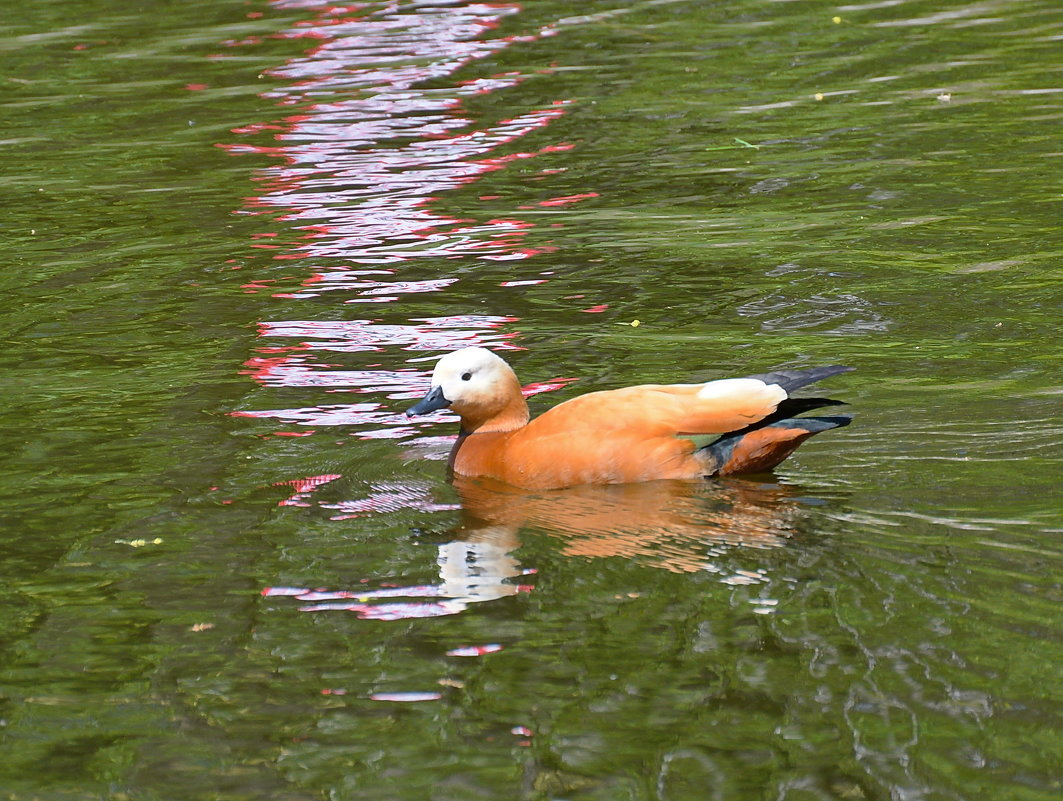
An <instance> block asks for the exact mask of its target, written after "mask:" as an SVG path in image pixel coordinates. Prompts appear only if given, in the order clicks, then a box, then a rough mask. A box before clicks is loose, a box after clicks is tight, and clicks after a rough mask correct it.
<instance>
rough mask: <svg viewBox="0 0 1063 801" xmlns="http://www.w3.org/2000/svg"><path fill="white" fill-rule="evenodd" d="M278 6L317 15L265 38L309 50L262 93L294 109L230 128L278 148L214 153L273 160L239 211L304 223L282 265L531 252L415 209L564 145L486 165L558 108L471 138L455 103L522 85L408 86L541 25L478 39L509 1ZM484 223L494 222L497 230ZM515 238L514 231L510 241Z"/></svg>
mask: <svg viewBox="0 0 1063 801" xmlns="http://www.w3.org/2000/svg"><path fill="white" fill-rule="evenodd" d="M279 5H280V7H283V8H303V9H307V10H310V11H313V12H314V13H315V14H316V16H315V18H314V19H310V20H305V21H302V22H298V23H296V24H295V26H294V28H293V29H291V30H288V31H285V32H281V33H278V34H276V37H278V38H310V39H313V40H314V41H316V42H318V44H317V45H316V46H315V47H313V48H312V49H311V50H309V51H307V52H306V53H305V54H304V55H303V56H301V57H298V58H294V59H291V60H290V61H289V62H288V63H286V64H285V65H283V66H281V67H278V68H276V69H273V70H271V71H269V74H270V75H271V76H272V77H274V78H281V79H286V80H288V81H289V83H288V84H287V85H282V86H279V87H275V88H272V89H270V90H269V91H267V92H265V93H264V94H263V96H264V97H267V98H270V99H273V100H275V101H276V102H277V103H278V104H280V105H286V106H298V107H299V110H298V112H297V113H295V114H291V115H289V116H287V117H285V118H284V119H282V120H280V121H277V122H274V123H251V124H247V125H243V126H240V127H238V128H235V129H233V130H234V133H237V134H241V135H257V134H260V133H263V132H267V131H268V132H271V133H272V136H273V139H274V142H275V143H276V144H273V145H260V144H252V143H247V144H227V145H223V147H225V148H227V149H228V150H229V151H230V152H234V153H241V152H246V153H257V154H265V155H271V156H275V157H278V158H280V159H282V160H283V162H284V163H283V164H282V165H279V166H277V167H274V168H271V169H267V170H264V171H262V172H261V174H260V176H259V181H260V182H261V183H262V186H263V190H264V191H263V193H262V194H261V195H259V196H258V197H255V198H251V199H249V200H248V203H247V206H248V209H249V210H251V209H253V210H257V212H258V213H261V212H262V211H271V210H273V211H278V212H280V213H281V214H282V218H283V219H285V220H288V221H295V222H300V223H303V224H302V225H299V226H298V230H302V231H304V232H305V234H304V241H303V242H302V243H301V244H299V245H296V246H294V248H293V250H292V251H291V252H289V253H288V254H286V256H287V257H292V256H301V257H315V258H334V259H342V260H344V261H352V262H357V263H361V264H392V263H398V262H404V261H409V260H411V259H422V258H455V257H457V258H463V257H465V258H484V259H499V258H503V257H505V258H514V259H521V258H528V257H530V256H534V255H536V254H537V253H540V252H543V249H542V248H540V247H521V246H518V245H517V244H515V243H514V241H513V239H511V240H510V241H508V242H507V243H506V244H505V245H500V244H499V243H498V242H497V241H493V240H492V239H491V238H490V236H489V235H488V236H485V235H484V233H483V229H485V228H486V229H488V230H490V228H491V225H490V224H488V225H486V226H484V225H479V226H476V225H474V226H471V227H470V226H468V225H466V223H470V222H475V221H471V220H457V219H454V218H450V217H445V216H442V215H439V214H436V213H434V212H432V211H430V210H428V209H427V208H426V206H427V204H428V203H430V202H431V201H432V200H433V199H434V197H435V196H436V195H438V194H439V193H440V192H444V191H447V190H450V189H454V188H457V187H460V186H462V185H465V184H467V183H470V182H472V181H475V180H477V179H478V178H479V177H481V176H482V175H484V174H486V173H488V172H492V171H494V170H498V169H501V168H502V167H503V166H504V165H505V164H506V163H508V162H510V161H513V160H515V159H522V158H532V157H534V156H536V155H539V154H542V153H549V152H554V151H557V150H559V149H565V148H568V147H571V145H553V146H548V147H546V148H542V149H540V150H538V151H535V152H528V153H514V154H509V155H506V156H503V157H495V158H489V157H488V154H489V153H490V152H491V151H492V150H494V149H496V148H498V147H499V146H501V145H505V144H509V143H511V142H513V141H515V140H516V139H519V138H520V137H523V136H525V135H527V134H528V133H530V132H531V131H534V130H537V129H539V128H542V127H544V126H546V125H548V124H549V123H550V122H551V121H552V120H554V119H556V118H557V117H558V116H560V115H561V114H563V113H564V112H565V106H566V105H567V103H568V101H564V100H557V101H554V102H553V103H551V104H550V105H549V106H548V107H546V108H541V109H533V110H529V111H527V112H524V113H522V114H518V115H516V116H513V117H511V118H509V119H504V120H501V121H498V122H496V123H494V124H492V125H489V126H486V127H483V128H478V129H477V128H472V126H473V123H472V121H471V120H470V119H468V118H467V117H465V116H462V114H461V105H462V101H463V98H464V97H468V96H475V95H484V94H489V93H494V92H497V91H501V90H504V89H507V88H510V87H513V86H516V85H517V84H519V83H520V82H521V81H523V80H524V78H525V76H523V75H521V74H520V73H518V72H506V73H500V74H496V75H491V76H485V77H479V78H475V79H472V80H463V81H460V82H456V83H454V84H453V85H451V86H448V87H445V88H440V87H438V86H437V87H433V88H431V89H424V88H420V86H421V85H422V84H424V83H425V82H427V81H433V82H437V83H438V82H439V81H440V80H441V79H443V78H445V77H447V76H449V75H451V74H453V73H454V72H455V71H456V70H458V69H461V68H462V67H465V66H467V65H468V64H470V63H472V62H473V61H476V60H478V59H482V58H486V57H488V56H491V55H494V54H495V53H497V52H498V51H499V50H501V49H503V48H505V47H508V46H509V45H511V44H513V43H514V42H527V41H534V40H535V39H537V38H539V37H540V36H543V35H549V33H550V32H551V31H550V30H548V29H542V30H540V31H539V32H537V33H535V34H532V35H529V36H508V37H497V38H490V33H491V31H492V30H493V29H495V28H496V27H497V26H498V23H499V22H500V21H501V20H502V19H503V18H505V17H507V16H509V15H512V14H514V13H516V12H517V11H518V10H519V6H517V5H515V4H494V3H490V4H489V3H468V4H452V3H443V4H439V5H436V4H433V3H419V4H417V5H408V6H399V5H398V4H387V5H382V6H371V5H363V6H344V7H340V6H335V5H331V4H328V3H321V2H310V3H299V4H294V5H293V4H288V3H281V4H279ZM227 44H229V45H231V46H238V45H250V44H254V42H252V41H248V40H241V41H238V42H237V41H233V42H228V43H227ZM470 129H471V130H470ZM250 213H256V212H255V211H252V212H250ZM493 222H496V224H497V225H499V226H501V227H505V222H504V221H493ZM525 234H526V231H517V232H515V233H514V234H513V238H515V239H521V238H523V237H524V236H525Z"/></svg>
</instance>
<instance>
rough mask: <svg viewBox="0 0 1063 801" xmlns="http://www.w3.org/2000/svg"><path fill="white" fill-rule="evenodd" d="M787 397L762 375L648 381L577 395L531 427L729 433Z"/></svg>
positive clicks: (556, 430)
mask: <svg viewBox="0 0 1063 801" xmlns="http://www.w3.org/2000/svg"><path fill="white" fill-rule="evenodd" d="M786 398H787V394H786V390H784V389H783V388H782V387H780V386H778V385H777V384H768V383H765V382H764V381H761V380H760V379H758V378H727V379H723V380H721V381H709V382H708V383H706V384H647V385H644V386H638V387H627V388H625V389H615V390H611V391H606V392H591V393H588V394H586V395H581V396H579V397H577V398H573V399H572V400H570V401H566V402H565V403H562V404H559V405H558V406H555V407H554V408H553V409H551V410H550V411H548V412H546V413H545V414H543V415H541V416H540V417H537V418H536V419H535V420H533V421H532V422H531V423H530V428H534V429H537V430H538V433H540V434H542V435H546V434H553V433H562V432H564V431H572V430H578V429H595V430H599V431H607V430H614V429H624V430H626V431H628V432H631V431H632V430H635V431H638V430H641V431H643V432H644V433H645V435H646V436H662V435H668V434H672V435H694V434H725V433H727V432H729V431H736V430H738V429H740V428H744V427H745V426H748V425H750V424H751V423H755V422H757V421H758V420H762V419H764V418H765V417H767V416H768V415H769V414H771V413H772V412H774V411H775V408H776V407H777V406H778V405H779V403H780V402H782V401H783V400H785V399H786ZM528 433H529V434H530V433H532V432H531V431H529V432H528Z"/></svg>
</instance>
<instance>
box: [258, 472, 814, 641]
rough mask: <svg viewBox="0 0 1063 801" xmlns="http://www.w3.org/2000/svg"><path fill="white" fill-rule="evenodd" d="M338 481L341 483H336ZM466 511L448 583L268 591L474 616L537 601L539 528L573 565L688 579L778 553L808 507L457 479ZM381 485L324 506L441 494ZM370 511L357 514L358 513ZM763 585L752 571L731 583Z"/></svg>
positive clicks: (698, 487) (790, 499)
mask: <svg viewBox="0 0 1063 801" xmlns="http://www.w3.org/2000/svg"><path fill="white" fill-rule="evenodd" d="M330 478H332V476H330ZM453 486H454V489H455V490H456V492H457V494H458V497H459V499H460V501H461V504H460V508H459V520H458V524H457V525H456V526H455V527H454V528H453V529H451V530H450V532H449V533H448V535H446V536H445V540H444V541H443V542H441V543H439V544H438V545H437V553H436V561H437V566H438V571H439V572H438V575H439V582H438V583H433V584H414V585H404V584H402V583H401V582H400V583H391V582H389V583H388V584H387V585H381V586H378V587H373V586H371V585H368V586H367V585H363V586H360V587H357V588H356V589H338V590H337V589H308V588H302V587H269V588H266V589H265V590H264V591H263V594H264V595H267V596H291V597H294V598H295V599H296V600H298V601H301V602H302V603H303V604H304V605H303V606H301V607H300V609H301V610H302V611H305V612H325V611H347V612H354V613H356V614H357V615H358V616H359V617H361V618H366V619H376V620H403V619H410V618H423V617H436V616H439V615H453V614H458V613H460V612H463V611H464V610H465V609H467V608H468V607H469V606H470V605H471V604H476V603H482V602H484V601H496V600H499V599H502V598H505V597H509V596H512V595H516V594H518V593H521V592H528V591H530V590H531V589H532V587H531V586H530V585H529V584H527V583H526V582H522V581H521V577H524V576H527V575H529V574H531V573H534V572H535V571H534V570H533V569H526V568H522V567H521V565H520V563H519V561H518V559H517V557H516V552H517V550H518V549H519V548H520V546H521V533H522V532H526V531H529V530H530V529H536V530H540V531H545V532H546V533H548V534H550V535H552V536H555V537H557V538H559V539H560V540H561V541H562V543H563V544H562V546H561V553H562V554H564V555H566V556H573V557H584V558H601V557H619V558H621V559H628V560H633V561H637V562H639V563H641V564H644V565H647V566H650V567H657V568H664V569H666V570H670V571H673V572H677V573H689V572H695V571H709V572H713V573H720V572H722V569H721V568H720V567H718V566H717V565H715V564H714V560H715V559H717V558H718V557H719V556H721V555H722V554H723V552H724V551H725V550H726V549H727V548H730V547H747V548H776V547H779V546H781V545H783V544H785V543H786V542H787V540H788V539H789V538H790V537H791V536H793V534H794V533H795V531H796V525H797V521H798V520H799V518H800V517H801V516H802V512H801V508H802V503H801V502H800V500H799V499H798V497H797V495H796V491H795V489H794V488H791V487H786V486H783V485H780V484H774V483H761V482H756V481H751V480H748V479H723V480H716V481H702V482H689V481H654V482H645V483H641V484H615V485H605V486H581V487H572V488H569V489H561V490H539V491H531V490H524V489H519V488H517V487H513V486H511V485H508V484H503V483H500V482H496V481H493V480H489V479H469V478H463V477H455V479H454V484H453ZM399 489H400V488H397V487H395V486H390V485H389V486H388V487H387V488H384V487H378V488H377V490H376V492H375V493H374V496H373V498H371V499H365V500H362V501H359V502H354V501H348V502H343V503H338V504H336V503H327V502H325V503H322V506H323V507H324V508H330V509H333V510H343V511H344V512H346V513H345V514H341V515H336V516H334V517H333V519H336V520H339V519H347V518H349V517H353V516H359V514H363V513H364V510H365V509H369V508H372V509H376V510H379V509H380V508H385V507H386V508H392V509H394V508H403V507H406V508H409V507H411V506H412V507H415V508H418V509H422V508H433V509H444V508H452V507H449V506H448V505H439V504H431V503H429V495H430V494H431V488H430V487H429V486H427V485H426V486H422V487H419V488H416V489H415V488H411V487H404V488H401V490H402V491H399ZM355 509H360V510H363V511H362V512H360V513H358V514H356V513H355V512H353V511H352V510H355ZM761 578H762V577H761V576H760V575H759V574H756V573H751V572H746V571H742V570H737V571H734V575H728V576H727V578H725V579H724V580H725V581H728V582H729V583H752V582H755V581H757V580H759V579H761Z"/></svg>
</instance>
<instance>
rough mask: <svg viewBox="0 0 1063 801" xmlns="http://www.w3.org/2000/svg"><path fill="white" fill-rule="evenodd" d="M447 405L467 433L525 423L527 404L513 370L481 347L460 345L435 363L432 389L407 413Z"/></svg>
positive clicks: (504, 428) (503, 429)
mask: <svg viewBox="0 0 1063 801" xmlns="http://www.w3.org/2000/svg"><path fill="white" fill-rule="evenodd" d="M448 406H449V407H450V409H452V410H453V411H454V412H456V413H457V414H459V415H460V416H461V421H462V428H463V429H464V430H466V431H468V432H470V433H471V432H473V431H477V430H480V429H486V430H489V431H508V430H511V429H513V428H519V427H520V426H522V425H524V424H525V423H527V422H528V405H527V404H526V403H525V402H524V396H523V395H522V394H521V391H520V382H519V381H518V380H517V375H516V373H514V372H513V369H512V368H511V367H510V366H509V365H508V364H506V363H505V362H504V361H503V360H502V359H501V358H500V357H498V356H496V355H495V354H494V353H492V352H491V351H489V350H485V349H484V348H462V349H461V350H456V351H454V352H453V353H448V354H447V355H446V356H444V357H443V358H441V359H440V360H439V361H438V362H436V366H435V369H434V370H433V371H432V388H431V389H430V390H429V391H428V394H427V395H425V397H424V398H423V399H422V400H421V402H420V403H418V404H416V405H415V406H412V407H411V408H410V409H409V410H407V412H406V414H408V415H415V414H425V413H427V412H430V411H434V410H435V409H442V408H444V407H448Z"/></svg>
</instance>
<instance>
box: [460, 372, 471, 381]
mask: <svg viewBox="0 0 1063 801" xmlns="http://www.w3.org/2000/svg"><path fill="white" fill-rule="evenodd" d="M470 378H472V373H462V374H461V380H462V381H468V380H469V379H470Z"/></svg>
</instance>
